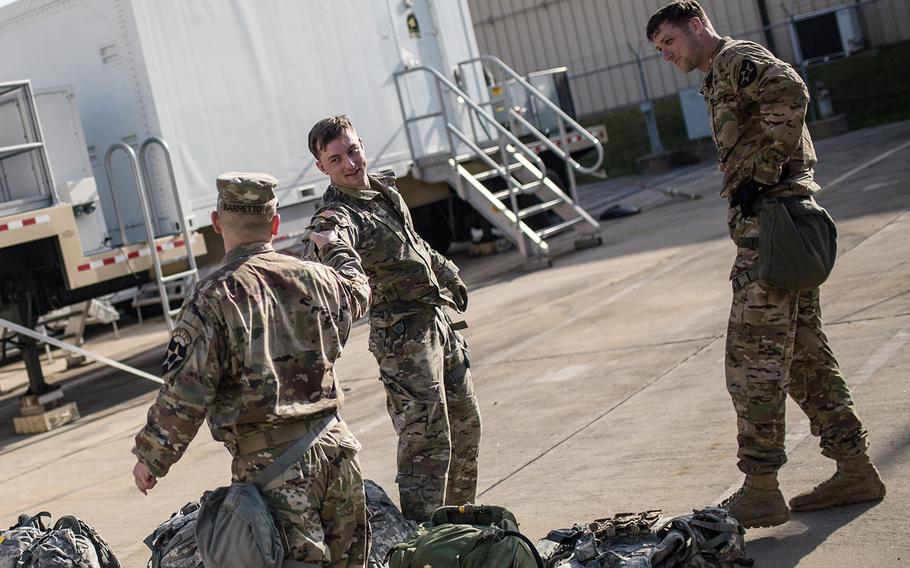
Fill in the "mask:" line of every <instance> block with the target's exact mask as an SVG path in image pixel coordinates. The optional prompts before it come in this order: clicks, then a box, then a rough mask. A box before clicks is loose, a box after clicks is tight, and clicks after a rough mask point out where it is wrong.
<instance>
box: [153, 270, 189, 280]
mask: <svg viewBox="0 0 910 568" xmlns="http://www.w3.org/2000/svg"><path fill="white" fill-rule="evenodd" d="M198 273H199V272H198V271H197V270H184V271H183V272H177V273H174V274H169V275H167V276H162V277H161V278H160V280H161V281H162V282H173V281H174V280H180V279H181V278H186V277H188V276H196V275H197V274H198Z"/></svg>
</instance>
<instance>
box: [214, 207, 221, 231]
mask: <svg viewBox="0 0 910 568" xmlns="http://www.w3.org/2000/svg"><path fill="white" fill-rule="evenodd" d="M212 229H214V230H215V234H217V235H220V234H221V217H219V216H218V212H217V211H212Z"/></svg>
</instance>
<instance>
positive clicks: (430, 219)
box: [411, 201, 452, 254]
mask: <svg viewBox="0 0 910 568" xmlns="http://www.w3.org/2000/svg"><path fill="white" fill-rule="evenodd" d="M440 203H442V205H443V206H440ZM444 205H445V202H444V201H443V202H437V203H432V204H430V205H424V206H423V207H416V208H414V209H412V210H411V217H412V218H413V220H414V229H415V230H416V231H417V234H418V235H420V236H421V237H422V238H423V240H425V241H426V242H427V244H429V245H430V246H431V247H433V250H435V251H436V252H438V253H439V254H445V253H447V252H448V251H449V247H450V246H451V245H452V229H451V227H449V217H448V214H447V210H446V207H444Z"/></svg>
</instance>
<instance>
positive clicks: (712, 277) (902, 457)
mask: <svg viewBox="0 0 910 568" xmlns="http://www.w3.org/2000/svg"><path fill="white" fill-rule="evenodd" d="M817 149H818V153H819V158H820V162H819V165H818V167H817V175H818V180H819V182H820V183H821V184H822V186H823V187H825V188H826V190H825V191H824V192H823V193H821V194H820V195H819V202H820V203H822V205H824V206H825V207H827V208H828V209H829V211H830V212H831V213H832V215H833V216H834V218H835V219H836V220H837V222H838V227H839V231H840V256H839V259H838V265H837V267H836V268H835V271H834V274H833V275H832V277H831V279H830V280H829V282H828V283H826V284H825V286H824V287H823V292H822V305H823V309H824V314H825V321H826V325H827V332H828V335H829V337H830V339H831V344H832V346H833V348H834V350H835V353H836V354H837V356H838V358H839V360H840V362H841V365H842V368H843V371H844V373H845V375H846V377H847V380H848V382H849V383H850V385H851V388H852V389H853V394H854V398H855V399H856V402H857V406H858V409H859V412H860V416H861V417H862V418H863V420H864V422H865V425H866V427H867V428H868V430H869V432H870V441H871V451H872V455H873V458H874V459H875V461H876V462H877V463H878V465H879V467H880V468H881V470H882V474H883V476H884V477H885V480H886V483H887V484H888V491H889V493H888V496H887V497H886V499H885V500H884V501H883V502H882V503H880V504H876V505H872V506H853V507H845V508H841V509H835V510H832V511H824V512H818V513H812V514H797V515H794V517H793V519H792V520H791V521H790V522H789V523H787V524H785V525H783V526H781V527H776V528H771V529H758V530H750V531H749V532H748V534H747V552H748V553H749V555H750V556H752V557H753V558H755V559H756V565H757V566H764V567H790V566H805V567H822V566H825V567H827V566H905V565H908V564H910V543H908V542H907V541H906V534H908V532H910V531H908V529H910V526H908V525H910V522H908V521H907V515H906V513H905V506H906V505H907V504H908V503H910V481H908V476H907V473H906V472H907V467H908V465H907V464H908V463H910V462H908V451H910V415H908V413H907V412H906V410H905V409H906V408H907V406H908V403H910V391H908V386H907V381H906V377H907V373H906V371H905V369H906V368H907V366H908V364H910V345H908V344H910V238H908V236H910V213H908V210H910V191H908V186H907V183H906V180H907V179H908V177H910V165H908V162H910V122H903V123H898V124H893V125H888V126H884V127H880V128H876V129H871V130H864V131H858V132H854V133H850V134H847V135H845V136H841V137H838V138H834V139H829V140H823V141H820V142H819V143H818V144H817ZM607 150H608V151H609V147H608V148H607ZM719 183H720V175H719V173H718V172H717V170H716V169H715V168H714V166H713V165H711V164H700V165H696V166H692V167H689V168H686V169H682V170H677V171H674V172H670V173H667V174H663V175H660V176H650V177H635V178H623V179H617V180H610V181H606V182H603V183H599V184H594V185H590V186H586V187H584V188H581V190H580V194H581V200H582V203H583V204H584V205H585V206H586V207H587V208H588V209H589V211H591V212H592V213H595V214H596V213H599V212H600V211H601V210H603V209H604V208H605V207H606V206H608V205H609V204H611V203H613V202H615V201H617V200H621V201H622V202H623V203H629V204H636V205H639V206H641V207H642V209H643V213H642V214H640V215H637V216H634V217H629V218H625V219H620V220H615V221H609V222H605V223H604V238H605V244H604V246H602V247H598V248H595V249H589V250H584V251H580V252H576V253H573V254H570V255H567V256H564V257H560V258H558V259H557V261H556V264H555V266H554V267H553V268H550V269H547V270H542V271H536V272H524V271H522V270H520V269H519V268H518V266H519V262H518V261H517V259H516V256H517V255H515V253H504V254H500V255H495V256H491V257H485V258H481V259H468V258H456V261H457V262H459V264H461V266H462V270H463V274H464V276H465V279H466V281H467V282H468V285H469V289H470V290H471V300H470V308H469V311H468V313H467V315H466V319H467V320H468V322H469V324H470V328H469V329H468V330H467V331H466V332H465V336H466V337H467V338H468V340H469V342H470V344H471V347H472V353H471V363H472V371H473V372H474V377H475V384H476V388H477V393H478V399H479V400H480V404H481V410H482V413H483V420H484V434H483V442H482V448H481V471H480V479H479V492H480V496H479V498H478V502H481V503H488V504H500V505H504V506H506V507H508V508H510V509H511V510H512V511H513V512H514V513H515V514H516V516H517V517H518V519H519V521H520V522H521V524H522V529H523V531H524V532H525V533H526V534H528V535H529V536H530V537H531V538H532V539H533V540H536V539H537V538H540V537H542V536H544V535H545V534H546V532H547V531H548V530H550V529H553V528H558V527H565V526H571V525H572V524H573V523H575V522H586V521H591V520H593V519H595V518H600V517H604V516H609V515H612V514H614V513H617V512H623V511H641V510H645V509H652V508H661V509H663V510H664V513H665V514H666V515H675V514H679V513H684V512H688V511H690V510H691V509H694V508H699V507H702V506H705V505H708V504H713V503H716V502H718V501H719V500H720V499H721V498H722V497H724V496H726V495H727V494H728V493H730V492H732V490H733V489H735V488H736V487H738V485H739V482H740V481H741V474H740V473H739V471H738V470H737V469H736V466H735V462H736V457H735V454H736V435H735V415H734V412H733V408H732V405H731V403H730V399H729V396H728V395H727V393H726V390H725V386H724V373H723V347H724V346H723V343H724V342H723V337H724V331H725V327H726V319H727V312H728V310H729V302H730V288H729V284H728V283H727V281H726V278H727V274H728V272H729V269H730V264H731V262H732V258H733V254H734V247H733V245H732V243H731V242H730V240H729V238H728V237H727V235H726V227H725V224H724V209H725V204H724V202H723V201H722V200H721V199H719V198H717V191H718V188H719ZM667 190H670V192H672V191H673V190H675V191H682V192H686V193H691V194H694V195H699V196H701V197H702V198H701V199H698V200H683V199H672V198H669V197H667V195H666V194H665V193H666V191H667ZM367 331H368V330H367V327H366V326H365V325H359V326H358V327H356V328H355V330H354V332H353V333H352V335H351V339H350V340H349V343H348V346H347V347H346V349H345V354H344V357H343V358H342V359H341V361H340V362H339V366H338V367H339V376H340V377H341V380H342V384H343V387H344V388H345V390H346V391H347V395H348V399H347V401H348V402H347V404H346V406H345V409H344V416H345V419H346V420H347V421H348V422H349V424H350V425H351V428H352V430H353V431H354V432H355V433H356V434H357V436H358V438H359V439H360V440H361V442H362V443H363V446H364V449H363V451H362V453H361V461H362V463H363V467H364V471H365V474H366V475H367V476H368V477H370V478H372V479H375V480H376V481H378V482H379V483H380V484H381V485H383V486H384V487H386V488H387V489H388V490H389V491H390V493H392V494H394V493H395V490H394V489H395V487H394V476H395V471H394V468H395V436H394V434H393V431H392V427H391V424H390V422H389V419H388V416H387V415H386V412H385V403H384V394H383V391H382V388H381V385H380V383H379V381H378V380H377V376H378V375H377V370H376V364H375V362H374V360H373V359H372V356H371V355H370V354H369V352H368V351H367V349H366V339H367ZM143 342H145V343H147V345H148V347H149V348H152V347H153V343H152V340H151V339H150V338H146V339H143V340H140V341H139V343H140V345H141V344H142V343H143ZM163 343H164V341H159V346H158V347H155V348H154V349H152V350H151V351H150V352H145V353H144V354H143V353H140V354H138V355H136V356H135V357H133V358H132V359H131V361H132V364H135V365H137V366H139V367H140V368H143V369H144V370H146V371H150V372H157V367H158V363H159V360H160V349H161V348H163ZM88 348H89V349H91V346H88ZM140 351H141V350H140ZM20 367H21V364H20ZM19 373H20V375H16V371H15V369H11V370H8V369H2V370H0V380H2V381H4V383H3V385H9V386H6V387H4V388H6V389H7V390H9V389H10V388H12V389H13V393H12V394H5V395H3V397H2V399H0V421H2V423H0V487H2V488H3V495H4V496H3V499H2V501H0V526H6V525H9V524H11V523H12V522H14V521H15V518H16V516H17V515H18V514H19V513H21V512H30V513H34V512H37V511H39V510H48V511H50V512H52V513H53V514H54V516H55V517H58V516H60V515H64V514H76V515H78V516H80V517H83V518H84V519H85V520H87V521H88V522H90V523H92V524H93V525H94V526H95V527H96V528H97V529H98V530H99V532H100V533H101V534H102V535H103V536H104V537H105V538H106V539H107V540H108V541H109V542H110V543H111V544H112V545H113V547H114V550H115V552H116V553H117V554H118V556H119V557H120V559H121V562H122V563H123V565H124V566H129V567H132V566H144V565H145V561H146V559H147V557H148V554H147V551H146V549H145V547H144V545H143V544H142V543H141V540H142V538H144V537H145V536H146V535H147V534H148V533H149V532H150V531H151V530H152V529H153V528H154V527H155V526H156V525H157V524H158V523H159V522H160V521H163V520H164V519H166V518H167V517H168V516H169V515H170V513H172V512H173V511H174V510H176V509H177V508H179V507H180V506H181V505H183V504H184V503H185V502H187V501H189V500H193V499H196V498H198V496H199V495H200V494H201V493H202V491H203V490H205V489H208V488H212V487H215V486H217V485H221V484H225V483H227V482H228V479H229V475H228V464H229V456H228V454H227V452H226V451H225V450H224V449H223V448H221V447H220V445H218V444H215V443H214V442H213V441H212V440H211V438H210V437H209V435H208V432H207V431H206V430H205V429H203V430H202V431H201V432H200V435H199V436H198V437H197V440H196V441H194V443H193V445H192V446H191V447H190V449H189V451H188V453H187V454H186V456H185V457H184V459H183V460H182V461H181V462H180V463H179V464H178V465H177V466H175V467H174V469H173V470H172V472H171V473H170V474H169V475H168V476H167V477H166V478H164V479H162V480H161V482H160V483H159V485H158V486H157V487H156V488H155V489H154V490H153V491H152V492H151V493H150V495H149V496H148V497H145V496H143V495H141V494H140V493H139V492H138V491H136V489H135V487H134V486H133V484H132V476H131V474H130V471H131V469H132V466H133V463H134V459H133V457H132V456H131V455H130V448H131V447H132V436H133V434H134V433H135V431H136V430H137V429H138V428H139V426H140V425H141V424H142V422H143V421H144V416H145V410H146V408H147V406H148V404H149V403H150V402H151V401H152V400H153V398H154V393H155V391H156V388H157V387H156V385H154V384H152V383H147V382H144V381H142V380H141V379H136V378H133V377H129V376H127V375H124V374H122V373H119V372H117V373H98V374H97V375H98V376H96V377H95V378H94V379H92V380H81V381H80V382H79V383H78V384H77V386H73V387H70V388H69V390H68V392H67V395H68V396H69V397H70V399H71V400H77V401H78V402H79V405H80V408H81V409H82V410H83V418H82V419H80V420H79V421H78V422H76V423H74V424H71V425H68V426H66V427H64V428H62V429H60V430H57V431H55V432H51V433H48V434H43V435H38V436H32V437H28V438H21V437H15V436H13V435H12V434H10V431H11V425H10V424H9V422H10V419H9V416H11V415H12V412H13V407H14V405H15V394H16V392H17V391H16V390H15V388H14V387H15V385H16V384H21V383H23V382H24V372H22V371H21V369H20V370H19ZM17 376H20V378H19V379H17V378H16V377H17ZM60 380H61V381H63V382H64V384H66V382H67V381H74V380H79V379H78V378H76V379H73V378H69V379H67V378H64V377H61V378H60ZM70 384H74V383H72V382H71V383H70ZM65 388H66V387H65ZM788 431H789V435H788V448H789V456H790V462H789V463H788V464H787V465H786V466H785V467H784V468H783V470H782V472H781V481H782V487H783V490H784V492H785V494H786V495H787V496H788V497H789V496H792V495H793V494H795V493H797V492H800V491H803V490H805V489H807V488H811V487H812V486H813V485H815V484H817V483H818V482H820V481H822V480H823V479H825V478H826V477H827V476H828V475H830V473H831V472H832V471H833V464H832V463H831V462H830V461H829V460H827V459H825V458H823V457H821V455H820V454H819V451H818V447H817V441H816V439H815V438H813V437H812V436H811V434H810V433H809V432H808V426H807V423H806V421H805V417H804V416H803V415H802V413H801V412H800V410H799V409H798V408H797V407H796V405H795V404H794V405H790V406H789V407H788Z"/></svg>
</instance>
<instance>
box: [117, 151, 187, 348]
mask: <svg viewBox="0 0 910 568" xmlns="http://www.w3.org/2000/svg"><path fill="white" fill-rule="evenodd" d="M152 146H158V147H159V148H160V149H161V152H162V154H163V156H164V165H165V166H166V169H167V172H168V177H169V181H170V185H171V189H172V191H173V192H174V202H175V204H176V208H177V216H178V220H177V227H178V232H181V233H183V242H184V247H185V248H186V253H187V255H186V259H187V263H188V265H189V268H188V269H186V270H181V271H178V272H175V273H173V274H167V275H166V274H165V273H164V268H163V265H162V263H161V257H160V255H159V254H158V253H159V252H160V251H159V245H158V244H157V242H156V239H158V238H159V237H162V236H164V235H163V234H162V233H161V231H160V228H159V227H158V215H157V213H156V214H155V221H154V224H153V221H152V213H153V210H152V205H151V204H150V200H149V196H148V193H147V191H148V189H147V188H148V187H149V186H150V185H151V179H152V177H151V171H150V162H149V159H148V152H149V149H150V148H151V147H152ZM118 150H120V151H123V152H124V153H126V155H127V158H128V159H129V162H130V168H131V171H132V174H133V183H134V185H135V188H136V191H137V192H138V194H139V205H140V207H141V209H142V216H143V219H144V222H145V231H146V236H147V242H148V250H149V256H151V259H152V266H153V267H154V269H155V283H156V285H157V288H158V296H159V298H160V300H161V309H162V311H163V312H164V318H165V321H166V322H167V328H168V331H173V330H174V316H176V315H177V313H178V312H179V311H180V309H179V308H174V309H172V308H171V303H170V302H171V298H170V294H169V293H168V290H169V289H174V284H175V283H176V282H177V281H183V283H184V286H182V287H181V288H182V289H188V288H190V287H192V286H193V285H194V284H195V283H196V282H198V281H199V269H198V268H197V266H196V256H195V255H194V254H193V247H192V243H193V236H192V234H191V231H190V228H189V222H188V220H187V217H186V215H185V214H184V213H183V206H182V204H181V200H180V192H179V190H178V189H177V181H176V179H175V177H174V167H173V164H172V162H171V152H170V149H169V148H168V145H167V142H165V141H164V140H162V139H161V138H158V137H154V136H153V137H151V138H148V139H147V140H145V142H143V143H142V145H141V146H140V147H139V156H138V158H137V156H136V152H135V151H134V150H133V148H132V147H130V146H129V145H128V144H125V143H123V142H117V143H116V144H114V145H112V146H111V147H110V148H108V150H107V154H106V155H105V157H104V167H105V171H106V173H107V179H108V184H109V185H110V188H111V200H112V202H113V204H114V213H115V215H116V217H117V224H118V225H119V229H120V238H121V240H122V241H123V244H128V243H127V242H126V228H125V226H124V224H123V218H122V217H121V215H120V208H119V207H118V205H117V198H116V193H117V192H116V190H115V188H114V176H113V173H112V169H111V158H112V157H113V155H114V154H115V153H116V152H117V151H118Z"/></svg>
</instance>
